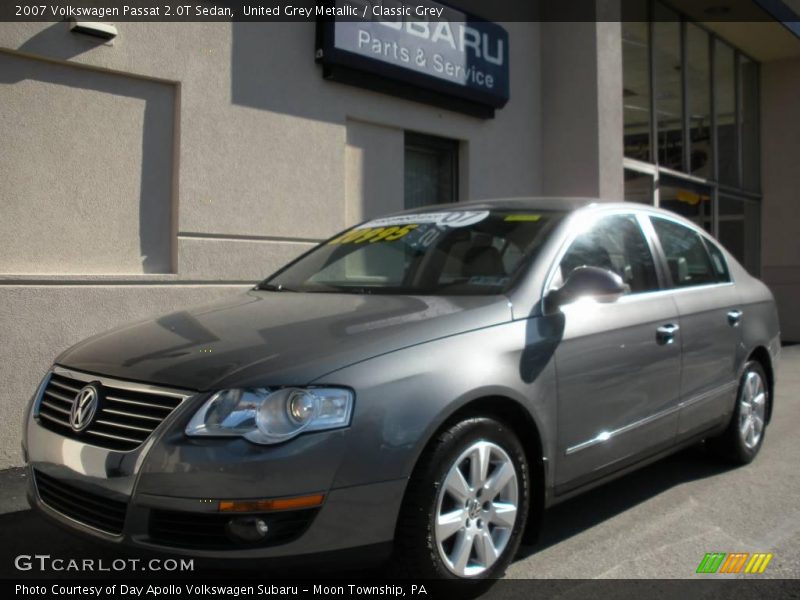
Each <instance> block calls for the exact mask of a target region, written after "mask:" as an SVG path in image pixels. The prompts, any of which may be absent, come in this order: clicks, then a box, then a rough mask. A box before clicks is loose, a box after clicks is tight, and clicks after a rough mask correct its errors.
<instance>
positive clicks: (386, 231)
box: [328, 223, 419, 244]
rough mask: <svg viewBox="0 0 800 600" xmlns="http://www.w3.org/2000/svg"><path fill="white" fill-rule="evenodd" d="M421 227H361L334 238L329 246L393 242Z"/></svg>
mask: <svg viewBox="0 0 800 600" xmlns="http://www.w3.org/2000/svg"><path fill="white" fill-rule="evenodd" d="M417 227H419V225H418V224H416V223H409V224H407V225H403V226H402V227H400V226H393V227H359V228H358V229H351V230H350V231H348V232H347V233H345V234H344V235H340V236H339V237H336V238H333V239H332V240H331V241H330V242H328V243H329V244H362V243H364V242H370V243H373V242H393V241H395V240H399V239H400V238H403V237H405V236H406V235H408V234H409V233H411V232H412V231H414V230H415V229H416V228H417Z"/></svg>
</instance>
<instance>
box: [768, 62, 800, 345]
mask: <svg viewBox="0 0 800 600" xmlns="http://www.w3.org/2000/svg"><path fill="white" fill-rule="evenodd" d="M761 82H762V85H761V181H762V190H763V193H764V199H763V205H762V210H761V240H762V241H761V262H762V269H761V274H762V277H763V279H764V281H765V282H766V283H767V284H768V285H769V286H770V288H771V289H772V292H773V293H774V294H775V298H776V299H777V301H778V310H779V313H780V319H781V334H782V337H783V339H784V340H785V341H795V342H800V313H799V312H798V311H797V299H798V298H800V235H798V231H800V211H798V206H800V183H798V181H799V180H798V177H797V165H798V157H800V112H798V106H797V99H798V98H800V59H792V60H781V61H775V62H769V63H764V64H762V65H761Z"/></svg>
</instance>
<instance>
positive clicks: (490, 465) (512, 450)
mask: <svg viewBox="0 0 800 600" xmlns="http://www.w3.org/2000/svg"><path fill="white" fill-rule="evenodd" d="M529 496H530V482H529V477H528V464H527V460H526V458H525V452H524V450H523V448H522V445H521V444H520V442H519V440H518V439H517V437H516V435H515V434H514V433H513V431H511V430H510V429H509V428H508V427H506V426H505V425H504V424H502V423H500V422H498V421H495V420H494V419H490V418H486V417H477V418H470V419H466V420H464V421H461V422H460V423H457V424H455V425H453V426H452V427H450V428H448V429H446V430H445V431H443V432H442V433H440V434H439V435H438V436H437V437H436V439H435V440H434V441H433V442H432V443H431V445H430V446H429V447H428V448H427V449H426V451H425V453H424V455H423V457H422V458H421V459H420V463H419V465H418V466H417V468H416V469H415V471H414V474H413V475H412V478H411V480H410V481H409V487H408V490H407V492H406V496H405V498H404V501H403V506H402V509H401V514H400V519H399V521H398V527H397V534H396V540H395V546H396V553H395V554H396V555H395V566H396V567H398V568H399V571H398V572H399V573H402V574H403V575H405V576H415V577H424V578H425V577H428V578H436V579H460V580H483V579H493V578H496V577H499V576H500V575H502V573H503V571H504V570H505V568H506V567H507V566H508V563H509V562H510V561H511V559H512V558H513V556H514V554H515V553H516V551H517V548H518V547H519V543H520V538H521V533H522V531H523V529H524V527H525V521H526V517H527V511H528V506H529Z"/></svg>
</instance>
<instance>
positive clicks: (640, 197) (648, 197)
mask: <svg viewBox="0 0 800 600" xmlns="http://www.w3.org/2000/svg"><path fill="white" fill-rule="evenodd" d="M625 201H626V202H638V203H639V204H650V205H652V204H653V176H652V175H650V174H648V173H639V172H638V171H632V170H631V169H625Z"/></svg>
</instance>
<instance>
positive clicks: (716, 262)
mask: <svg viewBox="0 0 800 600" xmlns="http://www.w3.org/2000/svg"><path fill="white" fill-rule="evenodd" d="M706 246H707V247H708V253H709V254H710V255H711V266H712V267H714V273H716V275H717V281H720V282H725V283H727V282H728V281H730V280H731V274H730V271H728V263H727V262H725V256H724V255H723V254H722V250H720V249H719V246H717V245H716V244H714V243H713V242H710V241H708V240H706Z"/></svg>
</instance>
